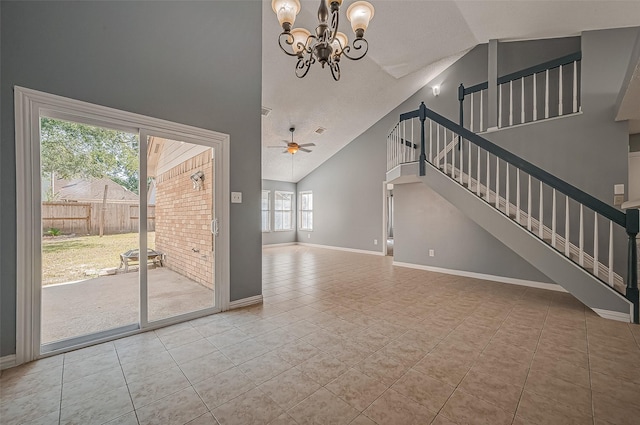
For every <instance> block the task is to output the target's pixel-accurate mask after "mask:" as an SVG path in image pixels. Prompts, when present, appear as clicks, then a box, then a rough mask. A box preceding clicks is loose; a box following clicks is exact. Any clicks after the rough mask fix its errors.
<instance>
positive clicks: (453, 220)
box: [393, 183, 553, 283]
mask: <svg viewBox="0 0 640 425" xmlns="http://www.w3.org/2000/svg"><path fill="white" fill-rule="evenodd" d="M393 193H394V202H395V213H396V222H395V228H394V231H395V235H396V237H395V240H396V241H397V243H396V247H395V252H394V260H395V261H399V262H404V263H411V264H418V265H424V266H432V267H439V268H444V269H450V270H458V271H467V272H473V273H481V274H487V275H492V276H500V277H508V278H514V279H521V280H528V281H534V282H541V283H553V282H552V281H551V279H549V278H548V277H547V276H545V275H544V274H543V273H541V272H540V271H538V270H537V269H536V268H534V267H533V266H532V265H531V264H529V263H528V262H526V261H525V260H524V259H522V257H520V256H519V255H517V254H516V253H514V252H513V251H512V250H511V249H509V248H507V247H506V246H505V245H504V244H503V243H502V242H500V241H499V240H497V239H496V238H495V237H493V236H492V235H491V234H489V233H488V232H487V231H486V230H484V229H483V228H482V227H480V226H478V225H477V224H476V223H474V222H473V221H471V220H470V219H469V218H468V217H466V216H465V215H464V214H463V213H462V212H461V211H460V210H458V209H457V208H456V207H455V206H453V205H452V204H450V203H449V202H448V201H446V200H445V199H444V198H442V197H441V196H440V195H439V194H438V193H436V192H435V191H433V190H432V189H431V188H430V187H429V186H428V185H426V184H422V183H413V184H401V185H396V186H394V190H393ZM430 249H433V250H434V251H435V256H434V257H429V256H428V254H427V255H425V253H428V252H429V250H430Z"/></svg>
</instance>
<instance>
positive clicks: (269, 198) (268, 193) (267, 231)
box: [260, 190, 273, 233]
mask: <svg viewBox="0 0 640 425" xmlns="http://www.w3.org/2000/svg"><path fill="white" fill-rule="evenodd" d="M264 192H267V199H268V201H269V205H268V206H267V209H266V210H263V209H262V194H263V193H264ZM271 210H272V208H271V191H270V190H263V191H262V192H260V227H262V213H263V212H264V211H267V212H268V213H269V220H268V224H269V228H268V229H267V230H264V229H262V233H271V232H272V228H273V225H272V221H273V217H272V215H273V214H271Z"/></svg>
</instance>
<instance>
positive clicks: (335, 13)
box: [329, 4, 340, 43]
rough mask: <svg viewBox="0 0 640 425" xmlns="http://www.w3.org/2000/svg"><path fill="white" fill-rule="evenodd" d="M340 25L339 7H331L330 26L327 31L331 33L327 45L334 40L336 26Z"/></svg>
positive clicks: (336, 30)
mask: <svg viewBox="0 0 640 425" xmlns="http://www.w3.org/2000/svg"><path fill="white" fill-rule="evenodd" d="M339 24H340V7H339V6H337V5H336V6H335V7H334V6H333V4H332V5H331V25H330V27H329V31H331V39H330V40H329V43H333V40H335V39H336V34H338V25H339Z"/></svg>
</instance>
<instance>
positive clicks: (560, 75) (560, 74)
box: [558, 65, 562, 116]
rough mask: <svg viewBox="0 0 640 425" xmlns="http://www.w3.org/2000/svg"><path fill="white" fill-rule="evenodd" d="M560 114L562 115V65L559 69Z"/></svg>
mask: <svg viewBox="0 0 640 425" xmlns="http://www.w3.org/2000/svg"><path fill="white" fill-rule="evenodd" d="M558 92H559V93H558V116H561V115H562V65H560V68H559V70H558Z"/></svg>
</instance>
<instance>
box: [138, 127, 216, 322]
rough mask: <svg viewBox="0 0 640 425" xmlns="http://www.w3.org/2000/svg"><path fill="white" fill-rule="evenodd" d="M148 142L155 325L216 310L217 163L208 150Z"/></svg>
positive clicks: (150, 300) (150, 298)
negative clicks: (215, 202)
mask: <svg viewBox="0 0 640 425" xmlns="http://www.w3.org/2000/svg"><path fill="white" fill-rule="evenodd" d="M144 138H145V140H146V145H147V158H146V177H147V191H148V193H147V204H148V205H147V231H148V232H147V239H146V245H147V261H146V264H147V285H146V287H147V311H148V321H149V322H153V321H158V320H162V319H167V318H171V317H175V316H180V315H183V314H187V313H192V312H196V311H202V310H207V309H212V308H213V307H215V297H214V289H215V277H214V276H215V269H214V265H215V235H214V233H215V231H216V223H215V221H214V211H215V208H214V207H215V205H214V199H215V161H214V160H215V157H214V149H213V148H211V147H209V146H203V145H200V144H196V143H191V142H187V141H181V140H172V139H169V138H164V137H159V136H157V135H154V136H151V135H146V136H144Z"/></svg>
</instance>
